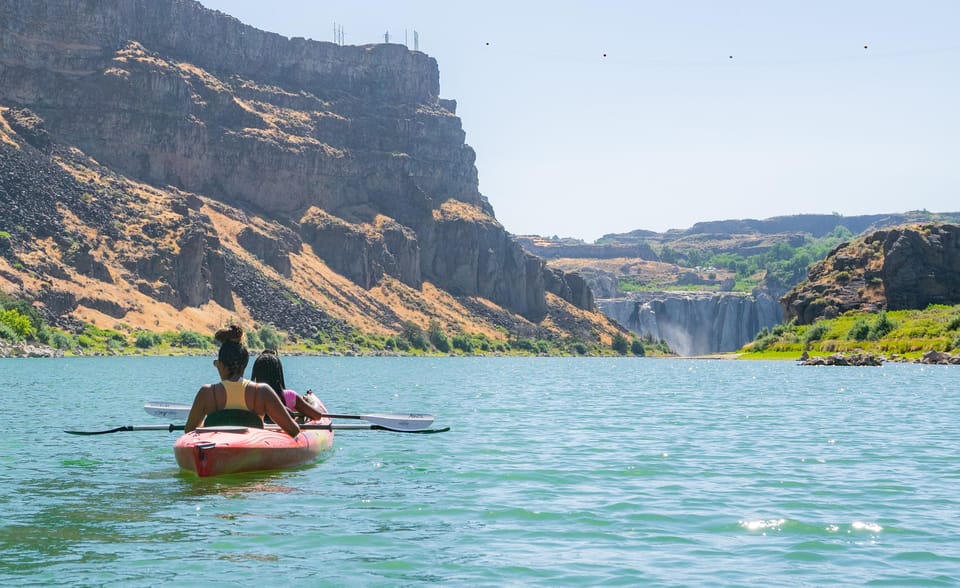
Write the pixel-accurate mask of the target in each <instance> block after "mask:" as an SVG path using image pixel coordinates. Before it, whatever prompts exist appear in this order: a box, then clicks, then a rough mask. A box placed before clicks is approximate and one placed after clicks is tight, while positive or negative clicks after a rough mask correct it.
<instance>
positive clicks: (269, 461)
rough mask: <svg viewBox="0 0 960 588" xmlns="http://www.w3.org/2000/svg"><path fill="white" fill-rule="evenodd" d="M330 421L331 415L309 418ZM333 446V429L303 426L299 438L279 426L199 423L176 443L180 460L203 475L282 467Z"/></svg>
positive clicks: (309, 459) (308, 460)
mask: <svg viewBox="0 0 960 588" xmlns="http://www.w3.org/2000/svg"><path fill="white" fill-rule="evenodd" d="M309 423H311V424H323V425H329V424H330V419H323V420H320V421H309ZM332 448H333V431H332V430H322V429H307V430H301V431H300V434H299V435H297V436H296V438H293V437H290V435H287V434H286V433H284V432H283V431H281V430H280V429H278V428H272V429H271V428H266V429H257V428H253V427H243V426H232V425H227V426H219V427H199V428H197V429H196V430H195V431H191V432H189V433H185V434H183V435H181V436H180V438H179V439H177V441H176V442H175V443H174V444H173V453H174V455H176V457H177V464H179V466H180V468H181V469H183V470H187V471H191V472H194V473H195V474H197V475H198V476H200V477H207V476H222V475H224V474H235V473H238V472H258V471H265V470H282V469H286V468H292V467H296V466H300V465H304V464H308V463H312V462H314V461H316V460H317V458H318V457H320V455H321V454H323V453H324V452H326V451H329V450H331V449H332Z"/></svg>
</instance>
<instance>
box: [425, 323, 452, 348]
mask: <svg viewBox="0 0 960 588" xmlns="http://www.w3.org/2000/svg"><path fill="white" fill-rule="evenodd" d="M429 336H430V344H431V345H433V346H434V347H436V348H437V351H440V352H441V353H449V352H450V339H448V338H447V334H446V333H444V332H443V329H442V328H440V323H439V322H437V321H430V329H429Z"/></svg>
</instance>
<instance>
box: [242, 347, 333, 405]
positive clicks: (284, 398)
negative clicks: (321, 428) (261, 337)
mask: <svg viewBox="0 0 960 588" xmlns="http://www.w3.org/2000/svg"><path fill="white" fill-rule="evenodd" d="M250 377H251V378H252V379H253V381H254V382H261V383H264V384H267V385H269V386H270V387H271V388H273V391H274V392H276V393H277V396H279V397H280V400H281V402H283V405H284V406H285V407H286V408H288V409H289V410H291V411H294V412H299V413H300V414H302V415H304V416H305V417H307V418H309V419H311V420H320V419H321V418H323V416H324V414H325V413H326V412H327V409H326V407H325V406H324V405H323V403H322V402H320V399H319V398H317V397H316V395H315V394H314V393H313V392H312V391H310V390H307V393H306V394H304V395H303V396H300V395H299V394H297V393H296V392H294V391H293V390H289V389H287V384H286V382H285V381H284V379H283V364H282V363H281V362H280V356H279V355H278V354H277V352H276V351H274V350H273V349H264V350H263V352H262V353H261V354H260V355H259V356H258V357H257V360H256V361H255V362H253V372H251V374H250Z"/></svg>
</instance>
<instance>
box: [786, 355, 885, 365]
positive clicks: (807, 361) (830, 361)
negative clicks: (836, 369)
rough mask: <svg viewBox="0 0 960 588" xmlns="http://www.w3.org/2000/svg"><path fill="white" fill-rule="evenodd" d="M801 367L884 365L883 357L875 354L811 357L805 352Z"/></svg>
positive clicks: (801, 359)
mask: <svg viewBox="0 0 960 588" xmlns="http://www.w3.org/2000/svg"><path fill="white" fill-rule="evenodd" d="M800 365H838V366H860V367H862V366H868V367H879V366H881V365H883V357H881V356H879V355H875V354H873V353H849V354H843V353H834V354H833V355H827V356H817V357H810V356H809V355H807V353H806V352H804V355H803V356H802V357H801V358H800Z"/></svg>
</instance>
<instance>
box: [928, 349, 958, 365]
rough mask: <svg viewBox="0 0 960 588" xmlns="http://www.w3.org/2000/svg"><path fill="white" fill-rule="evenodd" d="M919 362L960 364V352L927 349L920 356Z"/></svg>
mask: <svg viewBox="0 0 960 588" xmlns="http://www.w3.org/2000/svg"><path fill="white" fill-rule="evenodd" d="M920 363H925V364H928V365H960V354H952V353H947V352H945V351H933V350H931V351H928V352H926V353H924V354H923V357H922V358H920Z"/></svg>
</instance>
